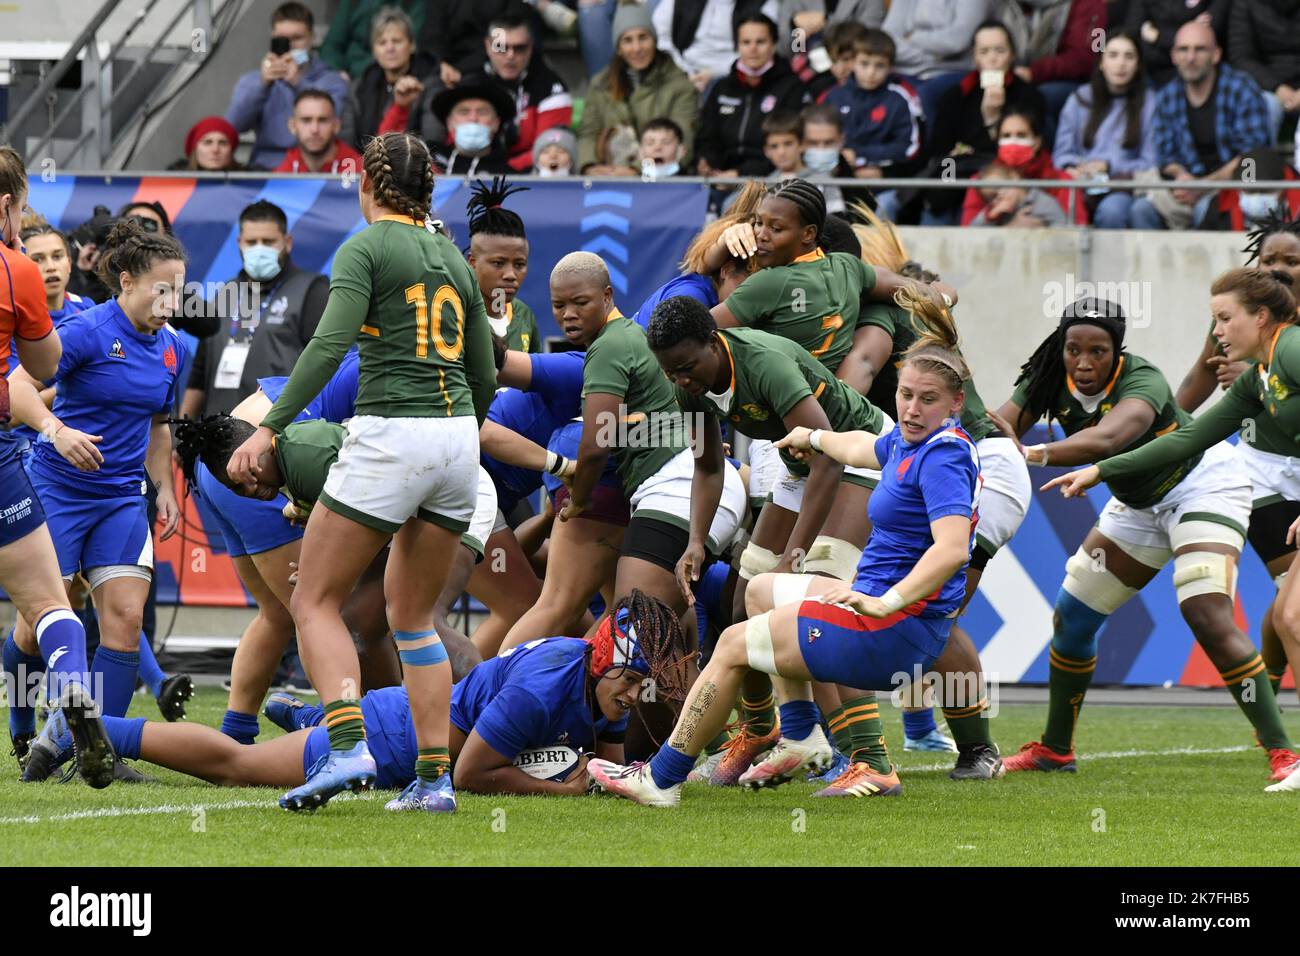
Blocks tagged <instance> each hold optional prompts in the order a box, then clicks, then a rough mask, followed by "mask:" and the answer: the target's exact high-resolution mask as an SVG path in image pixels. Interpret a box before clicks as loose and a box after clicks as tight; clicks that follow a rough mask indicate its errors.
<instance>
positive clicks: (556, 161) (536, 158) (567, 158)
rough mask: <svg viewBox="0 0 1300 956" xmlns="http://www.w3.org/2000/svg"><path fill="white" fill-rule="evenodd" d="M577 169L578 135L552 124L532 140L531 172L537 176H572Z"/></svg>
mask: <svg viewBox="0 0 1300 956" xmlns="http://www.w3.org/2000/svg"><path fill="white" fill-rule="evenodd" d="M577 171H578V137H576V136H574V135H573V130H571V129H566V128H565V127H563V126H552V127H551V128H550V129H548V130H547V131H546V132H544V133H542V134H541V135H540V136H538V137H537V139H536V140H534V141H533V172H534V173H536V174H537V175H538V176H543V177H546V176H572V175H573V174H574V173H576V172H577Z"/></svg>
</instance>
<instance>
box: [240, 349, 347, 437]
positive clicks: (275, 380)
mask: <svg viewBox="0 0 1300 956" xmlns="http://www.w3.org/2000/svg"><path fill="white" fill-rule="evenodd" d="M357 363H358V358H357V350H356V348H355V347H353V348H352V349H350V350H349V351H348V353H347V355H345V356H343V361H342V362H340V363H339V367H338V368H337V369H336V370H335V372H334V374H333V375H331V376H330V380H329V381H328V382H326V383H325V387H324V388H322V389H321V390H320V394H319V395H317V396H316V397H315V398H313V399H312V400H311V401H310V402H308V403H307V407H306V408H304V409H303V410H302V411H301V412H299V413H298V416H297V417H296V418H295V419H294V421H295V422H301V421H306V420H307V419H311V418H323V419H324V420H325V421H327V422H334V423H336V424H342V423H343V422H345V421H347V420H348V419H349V418H351V417H352V416H353V415H355V414H356V408H357ZM287 381H289V376H287V375H270V376H267V377H266V378H259V379H258V380H257V384H258V386H259V387H260V388H261V389H262V391H263V392H265V393H266V396H267V397H268V398H270V399H271V401H272V402H275V401H276V400H277V399H279V397H280V393H281V392H283V391H284V383H285V382H287Z"/></svg>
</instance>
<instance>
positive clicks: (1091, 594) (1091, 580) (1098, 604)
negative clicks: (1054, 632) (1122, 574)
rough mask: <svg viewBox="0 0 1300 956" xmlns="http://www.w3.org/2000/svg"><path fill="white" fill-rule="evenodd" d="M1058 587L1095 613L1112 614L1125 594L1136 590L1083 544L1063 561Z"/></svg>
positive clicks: (1120, 603) (1126, 598)
mask: <svg viewBox="0 0 1300 956" xmlns="http://www.w3.org/2000/svg"><path fill="white" fill-rule="evenodd" d="M1061 587H1063V588H1065V591H1066V593H1067V594H1069V595H1071V596H1072V597H1074V598H1075V599H1076V600H1078V601H1080V602H1081V603H1083V604H1085V605H1087V606H1088V607H1090V608H1092V609H1093V610H1094V611H1096V612H1097V613H1098V614H1114V613H1115V612H1116V611H1118V610H1119V609H1120V608H1121V607H1123V606H1124V604H1125V602H1127V601H1128V600H1129V598H1131V597H1133V595H1135V594H1137V589H1136V588H1131V587H1129V586H1128V585H1127V584H1125V583H1124V582H1123V581H1121V580H1120V579H1119V578H1117V577H1115V575H1114V574H1112V573H1111V572H1110V571H1109V570H1107V569H1106V567H1105V566H1104V565H1102V563H1101V562H1100V561H1099V560H1094V559H1093V557H1092V555H1090V554H1088V553H1087V552H1086V551H1084V550H1083V548H1079V550H1078V551H1076V552H1074V554H1072V555H1070V560H1068V561H1066V562H1065V580H1064V581H1062V582H1061Z"/></svg>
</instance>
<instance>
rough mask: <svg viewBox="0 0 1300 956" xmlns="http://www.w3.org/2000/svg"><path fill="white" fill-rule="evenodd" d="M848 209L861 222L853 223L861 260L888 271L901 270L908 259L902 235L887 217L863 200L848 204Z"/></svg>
mask: <svg viewBox="0 0 1300 956" xmlns="http://www.w3.org/2000/svg"><path fill="white" fill-rule="evenodd" d="M849 211H850V212H852V213H853V215H854V218H855V219H861V220H863V221H861V222H854V223H853V232H854V233H855V234H856V235H857V237H858V242H859V243H860V244H861V245H862V261H863V262H865V263H867V264H868V265H873V266H879V267H880V268H882V269H888V270H889V271H890V272H901V271H902V268H903V264H904V263H906V262H907V261H908V256H907V249H906V247H904V245H903V237H902V236H900V235H899V234H898V229H897V228H895V226H894V224H893V223H892V222H890V221H889V220H888V219H883V218H881V217H880V216H879V215H877V214H876V212H875V210H873V209H872V208H871V207H870V206H868V205H867V204H866V203H864V202H855V203H852V204H850V206H849Z"/></svg>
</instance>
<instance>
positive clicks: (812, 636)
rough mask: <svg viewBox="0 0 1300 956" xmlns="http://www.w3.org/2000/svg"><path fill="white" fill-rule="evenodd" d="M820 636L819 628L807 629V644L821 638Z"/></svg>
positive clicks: (820, 630)
mask: <svg viewBox="0 0 1300 956" xmlns="http://www.w3.org/2000/svg"><path fill="white" fill-rule="evenodd" d="M821 636H822V629H821V628H820V627H810V628H808V643H809V644H811V643H812V642H813V641H815V640H817V638H819V637H821Z"/></svg>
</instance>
